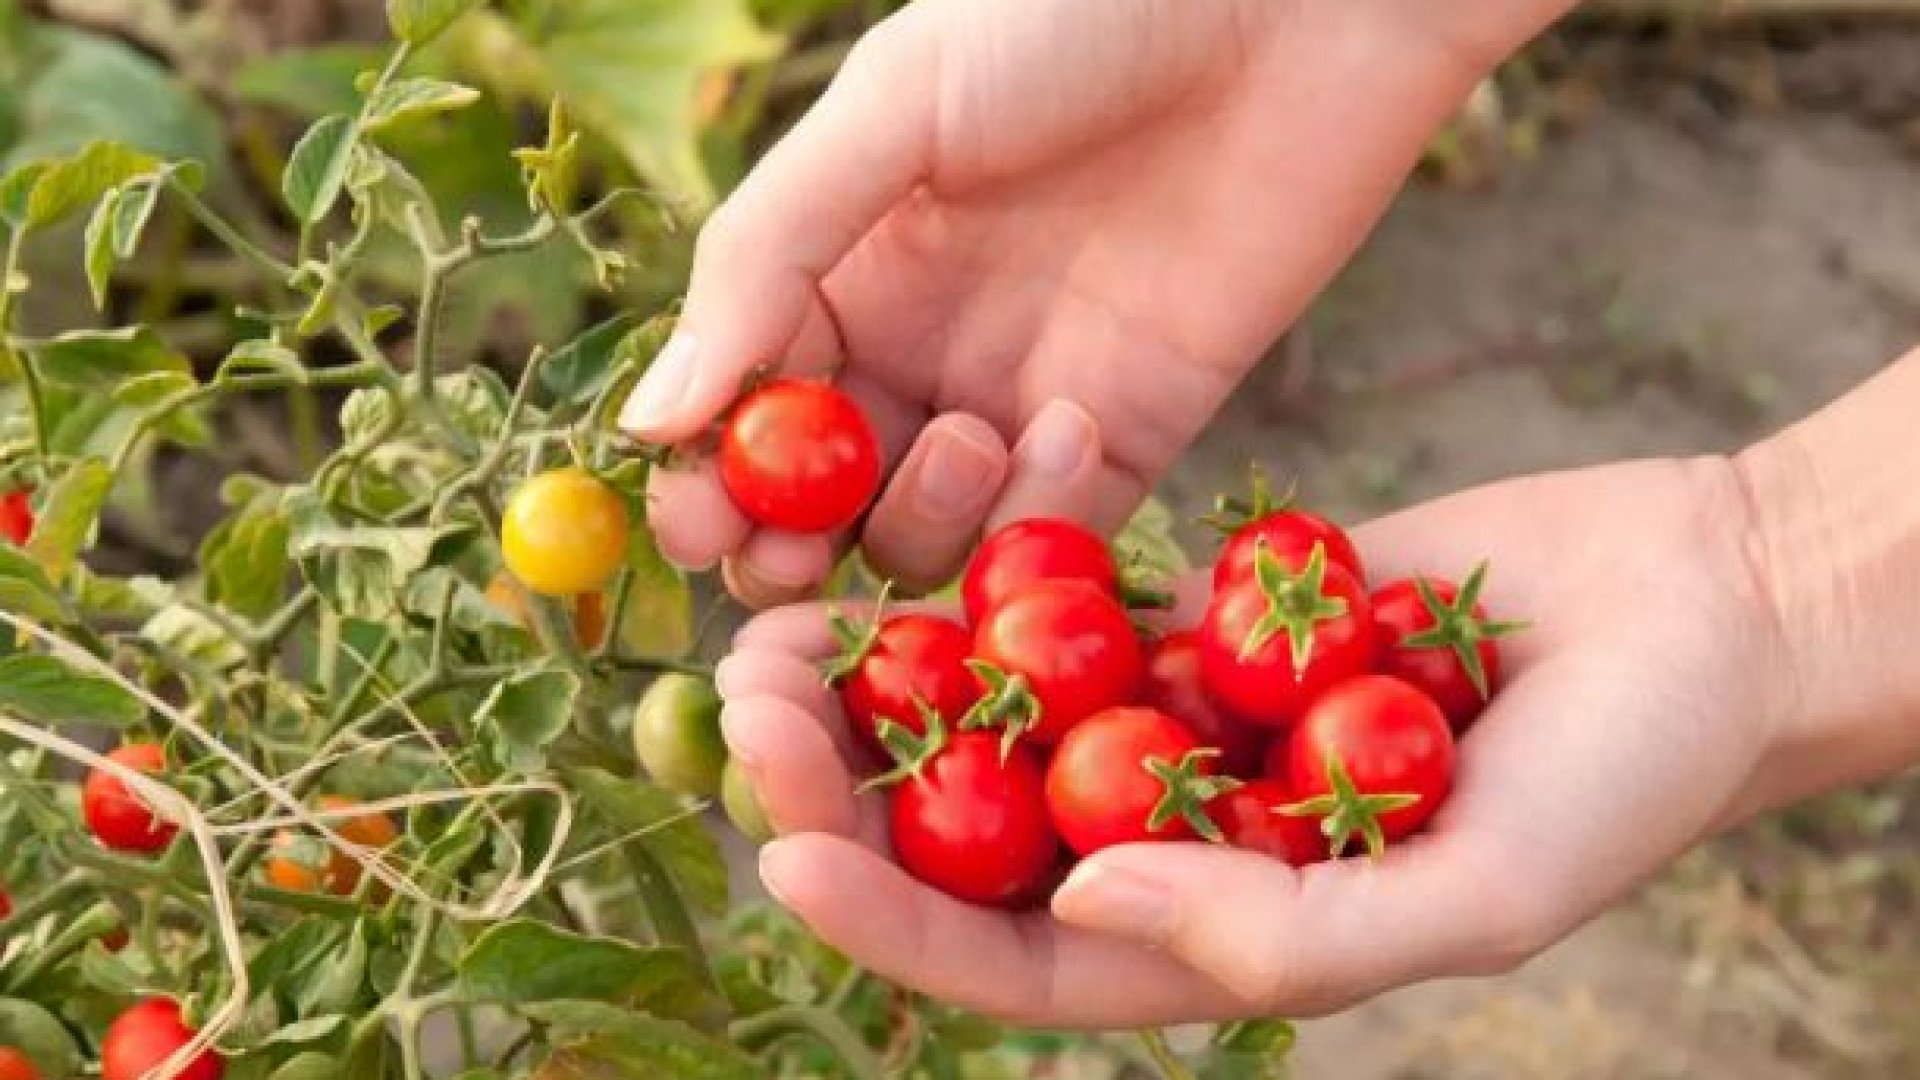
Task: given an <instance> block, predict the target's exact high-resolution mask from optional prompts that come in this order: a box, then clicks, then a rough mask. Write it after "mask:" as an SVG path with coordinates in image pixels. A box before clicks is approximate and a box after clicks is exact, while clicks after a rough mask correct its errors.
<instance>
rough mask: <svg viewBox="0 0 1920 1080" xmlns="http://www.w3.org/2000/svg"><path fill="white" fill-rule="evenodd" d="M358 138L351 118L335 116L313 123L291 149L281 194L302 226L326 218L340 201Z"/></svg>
mask: <svg viewBox="0 0 1920 1080" xmlns="http://www.w3.org/2000/svg"><path fill="white" fill-rule="evenodd" d="M357 135H358V133H357V131H356V128H355V125H354V120H353V117H351V116H348V115H346V114H345V113H334V114H333V115H331V116H327V117H322V118H321V119H320V120H318V121H316V122H315V123H314V125H313V126H312V127H310V128H308V129H307V133H306V134H305V135H303V136H301V137H300V141H299V143H297V144H296V145H295V146H294V148H293V155H292V156H291V157H289V158H288V159H287V171H286V172H285V173H284V174H283V175H282V176H281V178H280V191H281V194H282V195H284V196H285V197H286V200H287V205H288V206H289V207H291V208H292V209H293V215H294V217H295V218H297V219H298V220H299V221H300V223H301V224H303V225H312V224H314V223H315V222H317V221H319V220H320V219H321V218H324V217H326V216H327V212H328V211H329V210H332V209H333V204H334V202H335V201H337V200H338V199H339V198H340V188H341V186H342V185H343V184H345V183H346V179H347V164H348V163H349V162H350V161H352V160H353V144H354V140H355V139H356V138H357Z"/></svg>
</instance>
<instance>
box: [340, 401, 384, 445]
mask: <svg viewBox="0 0 1920 1080" xmlns="http://www.w3.org/2000/svg"><path fill="white" fill-rule="evenodd" d="M393 414H394V402H393V395H392V394H390V393H388V392H387V391H386V390H384V389H381V388H379V387H362V388H361V389H358V390H355V391H354V392H353V393H351V394H348V395H347V400H346V403H345V404H343V405H341V406H340V434H341V435H342V436H343V437H344V438H345V439H346V442H347V445H349V446H359V445H364V444H366V443H369V442H371V441H372V440H373V438H374V436H376V435H378V434H379V433H380V431H381V429H383V428H385V427H386V426H387V425H388V424H389V423H391V422H392V420H393Z"/></svg>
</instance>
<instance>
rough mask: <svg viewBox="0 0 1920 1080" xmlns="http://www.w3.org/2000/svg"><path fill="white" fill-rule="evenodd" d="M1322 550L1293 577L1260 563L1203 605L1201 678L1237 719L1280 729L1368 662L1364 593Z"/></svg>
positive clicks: (1369, 620) (1267, 561)
mask: <svg viewBox="0 0 1920 1080" xmlns="http://www.w3.org/2000/svg"><path fill="white" fill-rule="evenodd" d="M1263 550H1264V549H1263ZM1320 551H1321V549H1315V552H1316V553H1315V555H1313V556H1312V557H1310V558H1309V559H1308V560H1307V562H1306V564H1305V565H1304V567H1303V568H1302V569H1300V570H1299V571H1297V572H1291V571H1288V570H1286V569H1285V568H1284V567H1282V566H1281V565H1280V563H1279V562H1278V561H1276V560H1274V559H1272V558H1271V557H1270V556H1266V557H1263V561H1262V563H1261V569H1260V572H1258V573H1257V574H1253V575H1249V576H1246V577H1241V578H1236V579H1234V580H1233V581H1231V582H1229V583H1228V584H1227V585H1226V587H1225V588H1223V589H1221V590H1220V591H1218V592H1216V593H1214V596H1213V601H1212V602H1211V603H1210V604H1209V605H1208V606H1207V613H1206V616H1205V617H1204V618H1203V619H1202V621H1201V623H1200V678H1201V681H1202V683H1203V684H1204V685H1205V686H1206V688H1207V693H1208V695H1209V696H1210V697H1211V698H1212V699H1213V701H1214V702H1215V703H1216V704H1218V705H1220V706H1221V707H1223V708H1224V709H1226V710H1227V711H1228V712H1229V713H1231V714H1232V715H1233V716H1235V717H1238V718H1239V719H1241V720H1244V721H1247V722H1249V723H1255V724H1265V725H1267V726H1269V727H1278V728H1284V727H1286V726H1287V725H1289V724H1291V723H1293V721H1294V720H1295V719H1296V718H1298V717H1299V715H1300V712H1301V710H1303V709H1305V708H1306V707H1307V705H1308V703H1309V702H1311V701H1312V700H1313V699H1314V698H1315V697H1316V696H1318V695H1319V694H1320V693H1321V692H1322V691H1324V690H1325V689H1326V688H1327V687H1329V686H1332V685H1333V684H1335V683H1337V682H1340V681H1341V680H1343V679H1348V678H1352V677H1353V676H1355V675H1358V674H1361V673H1362V672H1365V671H1366V670H1367V669H1368V667H1369V666H1370V665H1371V664H1372V663H1373V651H1374V629H1373V614H1372V611H1371V609H1370V607H1369V605H1368V602H1367V591H1366V588H1365V587H1364V586H1363V585H1361V584H1360V580H1359V579H1358V578H1356V577H1354V576H1353V575H1352V574H1350V573H1348V572H1347V571H1346V570H1344V569H1342V568H1341V567H1340V566H1338V565H1335V564H1332V563H1329V562H1327V561H1326V559H1325V557H1324V555H1322V554H1320Z"/></svg>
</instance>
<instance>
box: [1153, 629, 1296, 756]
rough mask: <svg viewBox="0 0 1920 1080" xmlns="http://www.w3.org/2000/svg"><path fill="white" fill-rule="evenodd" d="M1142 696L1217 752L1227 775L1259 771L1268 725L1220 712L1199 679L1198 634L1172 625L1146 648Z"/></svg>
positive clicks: (1201, 743)
mask: <svg viewBox="0 0 1920 1080" xmlns="http://www.w3.org/2000/svg"><path fill="white" fill-rule="evenodd" d="M1141 697H1142V698H1143V699H1144V700H1145V702H1146V703H1147V704H1148V705H1151V706H1153V707H1154V708H1156V709H1159V710H1160V711H1161V712H1163V713H1166V714H1167V715H1168V716H1171V717H1173V718H1174V719H1175V720H1178V721H1180V722H1181V723H1182V724H1185V725H1186V726H1187V730H1189V731H1191V732H1193V735H1194V737H1195V738H1197V739H1199V740H1200V745H1202V746H1211V747H1213V748H1214V749H1216V750H1218V751H1220V757H1219V758H1218V759H1217V764H1218V767H1219V769H1220V771H1221V772H1223V773H1226V774H1227V775H1228V776H1253V775H1255V774H1257V773H1258V772H1259V771H1260V760H1261V754H1262V753H1263V752H1264V751H1265V750H1266V746H1267V737H1268V735H1270V734H1271V732H1269V731H1268V730H1267V729H1265V728H1260V727H1255V726H1253V725H1251V724H1243V723H1241V722H1240V721H1238V720H1235V719H1233V718H1232V717H1230V716H1228V715H1226V714H1225V713H1223V712H1221V711H1220V710H1219V709H1218V708H1216V707H1215V706H1214V704H1213V702H1212V701H1211V700H1210V699H1209V698H1208V697H1207V692H1206V688H1205V687H1204V686H1203V685H1201V681H1200V635H1199V633H1197V632H1196V631H1193V630H1176V631H1174V632H1173V633H1171V634H1168V635H1166V636H1165V637H1163V638H1161V639H1160V640H1159V641H1156V642H1154V643H1153V645H1152V646H1151V647H1150V648H1149V649H1148V650H1147V681H1146V685H1145V687H1144V688H1143V689H1142V690H1141Z"/></svg>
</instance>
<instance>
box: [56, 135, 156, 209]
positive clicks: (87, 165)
mask: <svg viewBox="0 0 1920 1080" xmlns="http://www.w3.org/2000/svg"><path fill="white" fill-rule="evenodd" d="M159 167H160V160H159V159H158V158H155V157H153V156H151V155H148V154H144V153H141V152H140V151H138V150H135V149H133V148H132V147H130V146H126V145H124V144H121V143H117V142H105V141H102V142H93V143H88V144H87V145H86V146H85V147H83V148H81V150H80V152H79V153H77V154H74V155H73V156H72V157H69V158H64V159H62V160H59V161H55V162H53V163H52V164H51V166H50V167H49V168H48V169H47V170H46V171H44V172H42V173H41V174H40V176H39V178H38V179H37V180H36V181H35V182H34V185H33V190H32V192H31V193H30V194H28V196H27V204H26V214H25V219H24V223H25V225H26V227H27V228H30V229H43V228H46V227H47V226H49V225H52V224H55V223H57V222H59V221H61V220H62V219H64V218H66V217H69V216H70V215H73V214H76V213H78V212H80V211H81V210H84V209H86V208H87V207H89V206H92V205H93V203H94V201H95V200H97V199H99V198H100V197H101V196H103V195H105V194H106V193H107V192H108V191H111V190H112V189H114V188H116V187H118V186H120V185H121V184H124V183H126V182H127V181H128V180H131V179H133V178H134V177H136V176H140V175H143V174H145V173H150V172H153V171H154V170H156V169H158V168H159Z"/></svg>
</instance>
